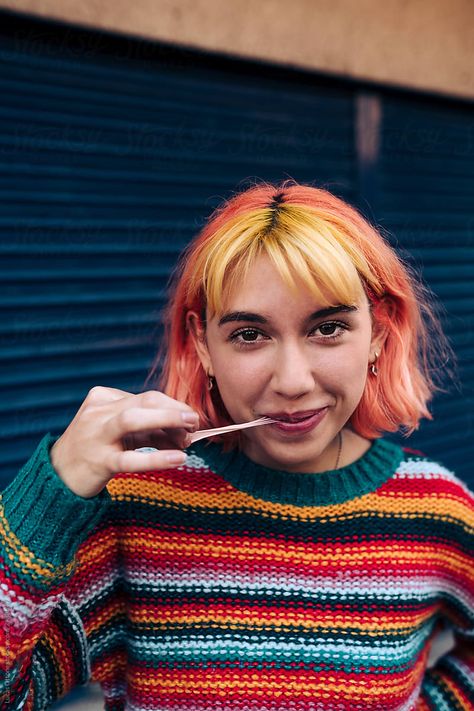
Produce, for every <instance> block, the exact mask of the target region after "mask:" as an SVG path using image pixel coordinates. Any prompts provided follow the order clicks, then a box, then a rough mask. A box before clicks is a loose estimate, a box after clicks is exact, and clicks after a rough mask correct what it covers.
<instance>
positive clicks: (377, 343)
mask: <svg viewBox="0 0 474 711" xmlns="http://www.w3.org/2000/svg"><path fill="white" fill-rule="evenodd" d="M383 302H384V305H383V308H384V310H385V313H384V314H383V318H380V316H379V318H378V319H377V320H376V321H375V320H374V319H373V320H372V338H371V341H370V350H371V352H372V351H376V352H377V353H379V354H380V352H381V350H382V348H383V345H384V343H385V341H386V339H387V336H388V334H389V332H390V323H391V321H390V317H391V316H392V315H393V313H394V305H393V303H392V302H391V301H390V300H389V299H387V298H385V299H383ZM379 308H380V307H379Z"/></svg>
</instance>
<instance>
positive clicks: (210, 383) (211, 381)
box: [207, 372, 214, 390]
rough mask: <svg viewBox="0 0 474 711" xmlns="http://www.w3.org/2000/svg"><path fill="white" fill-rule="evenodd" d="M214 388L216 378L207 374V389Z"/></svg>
mask: <svg viewBox="0 0 474 711" xmlns="http://www.w3.org/2000/svg"><path fill="white" fill-rule="evenodd" d="M213 387H214V376H213V375H209V372H208V373H207V389H208V390H212V388H213Z"/></svg>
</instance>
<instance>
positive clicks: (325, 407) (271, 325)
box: [197, 256, 374, 472]
mask: <svg viewBox="0 0 474 711" xmlns="http://www.w3.org/2000/svg"><path fill="white" fill-rule="evenodd" d="M299 287H300V288H298V291H297V292H296V293H295V292H294V291H292V290H291V289H290V288H289V287H288V286H287V285H286V284H285V282H284V281H283V280H282V278H281V277H280V275H279V274H278V272H277V271H276V269H275V267H274V266H273V265H272V263H271V262H270V260H269V259H268V257H266V256H262V257H259V258H258V260H257V261H256V262H255V264H254V265H253V267H252V268H251V269H250V270H249V272H248V275H247V278H246V279H245V280H244V281H242V282H241V283H240V284H239V287H238V290H237V289H236V290H235V292H234V293H233V294H231V295H230V298H229V299H228V301H227V303H226V310H225V312H224V313H222V314H219V315H217V316H214V317H213V318H211V319H208V322H207V329H206V334H205V338H204V339H201V340H200V341H199V342H198V343H197V348H198V352H199V355H200V358H201V362H202V364H203V366H204V368H205V369H206V370H207V371H208V372H209V373H210V374H212V375H214V377H215V380H216V385H215V387H216V386H217V387H218V389H219V392H220V395H221V397H222V400H223V402H224V405H225V406H226V408H227V411H228V412H229V414H230V416H231V418H232V419H233V420H234V422H246V421H248V420H253V419H256V418H257V417H261V416H263V415H268V416H270V417H275V418H277V419H278V420H279V423H278V424H274V425H265V426H263V427H256V428H249V429H248V430H245V431H244V432H242V435H243V437H244V445H243V449H244V452H245V453H246V454H247V456H248V457H250V459H252V460H253V461H255V462H257V463H260V464H263V465H265V466H268V467H271V468H275V469H285V470H287V471H300V472H304V471H307V472H318V471H325V470H327V469H332V468H334V466H335V459H336V452H337V445H338V441H337V439H336V438H337V435H338V433H339V431H340V430H341V428H343V427H344V425H345V424H346V422H347V421H348V419H349V418H350V416H351V415H352V413H353V412H354V410H355V409H356V407H357V405H358V403H359V401H360V399H361V396H362V393H363V391H364V386H365V383H366V379H367V377H368V365H369V362H370V361H372V360H373V357H374V356H373V349H374V343H371V340H372V322H371V317H370V312H369V305H368V301H367V299H366V297H365V296H364V300H363V302H361V303H359V304H357V307H356V309H354V310H345V311H340V312H338V313H332V314H331V315H326V316H324V315H320V316H318V315H317V312H318V311H319V310H320V309H321V308H322V306H321V304H318V303H317V302H316V300H315V297H314V296H313V295H312V294H311V292H310V291H309V290H308V289H307V287H305V286H304V285H303V284H302V283H301V284H300V285H299ZM346 308H347V307H346ZM343 451H344V450H343ZM345 459H347V453H346V452H345Z"/></svg>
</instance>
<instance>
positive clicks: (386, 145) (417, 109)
mask: <svg viewBox="0 0 474 711" xmlns="http://www.w3.org/2000/svg"><path fill="white" fill-rule="evenodd" d="M377 182H378V193H377V194H378V199H377V204H376V209H375V212H376V216H377V220H378V222H379V223H380V224H381V225H382V226H384V228H386V229H387V230H388V231H389V233H390V234H391V236H392V243H393V244H394V246H396V247H398V248H401V250H402V252H403V254H404V255H405V256H406V257H409V261H410V263H411V264H412V265H413V266H414V267H415V268H416V269H417V270H418V271H420V272H421V274H422V275H423V277H424V279H425V281H426V282H427V283H428V284H429V287H430V288H431V290H432V291H433V292H434V294H435V295H436V297H438V299H439V300H440V301H441V304H442V308H441V311H440V313H441V316H442V322H443V325H444V329H445V331H446V333H447V334H448V336H449V338H450V340H451V343H452V345H453V347H454V350H455V353H456V355H457V358H458V369H459V383H458V386H457V387H454V384H452V385H451V392H450V393H448V394H444V393H443V394H439V395H437V396H436V398H435V400H434V402H433V405H432V412H433V415H434V418H435V419H434V421H433V422H427V421H426V420H423V421H422V425H421V427H420V430H419V432H417V433H415V434H414V435H412V437H410V439H409V440H408V445H409V446H412V447H415V448H419V449H422V450H424V451H427V452H430V453H435V455H437V456H438V458H439V459H440V460H441V461H442V462H443V463H444V464H445V465H446V466H448V467H450V468H452V469H454V470H455V471H456V472H457V473H459V474H460V475H461V476H463V477H464V478H465V479H466V480H468V481H469V482H470V483H471V484H472V483H474V471H473V464H472V462H473V461H474V415H473V408H474V289H473V286H474V284H473V277H474V229H473V228H474V197H473V196H474V111H473V107H472V106H468V105H467V104H466V105H462V104H460V103H458V102H449V101H445V102H442V101H431V100H429V99H428V98H421V97H420V98H418V99H417V98H416V97H413V96H412V97H401V96H391V95H387V96H384V98H383V118H382V132H381V141H380V154H379V160H378V164H377ZM448 384H449V382H448Z"/></svg>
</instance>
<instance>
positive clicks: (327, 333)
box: [313, 321, 347, 341]
mask: <svg viewBox="0 0 474 711" xmlns="http://www.w3.org/2000/svg"><path fill="white" fill-rule="evenodd" d="M334 329H336V333H334ZM345 330H347V326H346V325H345V324H344V323H339V322H338V321H328V322H327V323H322V324H321V325H320V326H317V327H316V328H315V329H314V331H313V332H315V331H320V333H321V335H322V336H323V337H324V340H326V341H328V340H330V339H336V338H340V337H341V336H342V335H343V333H344V331H345Z"/></svg>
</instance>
